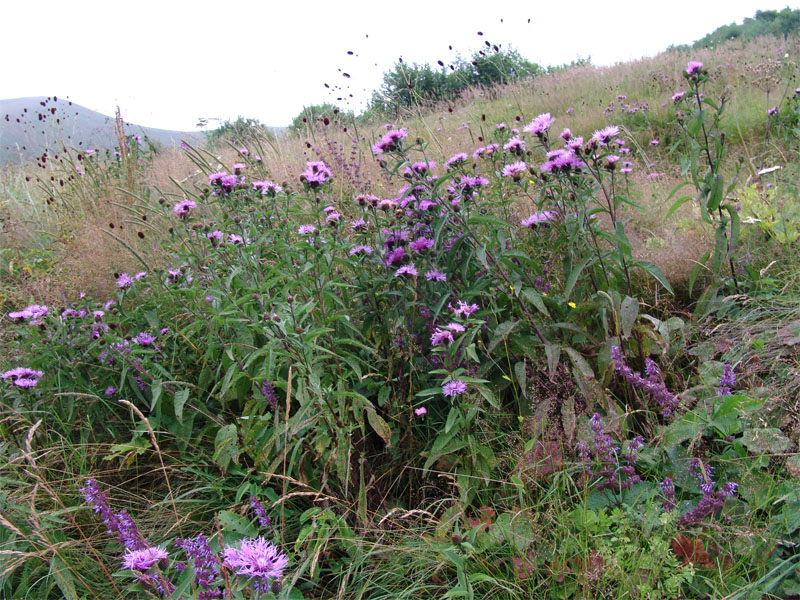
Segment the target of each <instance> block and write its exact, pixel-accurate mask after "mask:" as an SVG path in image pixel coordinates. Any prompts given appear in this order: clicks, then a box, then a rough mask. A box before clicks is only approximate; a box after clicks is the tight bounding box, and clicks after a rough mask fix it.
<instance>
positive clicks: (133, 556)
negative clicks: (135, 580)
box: [122, 546, 168, 572]
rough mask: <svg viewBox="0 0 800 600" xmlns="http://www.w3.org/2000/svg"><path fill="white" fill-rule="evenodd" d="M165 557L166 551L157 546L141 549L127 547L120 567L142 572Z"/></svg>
mask: <svg viewBox="0 0 800 600" xmlns="http://www.w3.org/2000/svg"><path fill="white" fill-rule="evenodd" d="M167 557H168V554H167V551H166V550H164V548H159V547H158V546H155V547H150V548H144V549H142V550H131V549H130V548H128V549H127V550H126V551H125V555H124V556H123V557H122V568H123V569H130V570H131V571H141V572H144V571H147V570H148V569H149V568H150V567H152V566H153V565H154V564H156V563H157V562H159V561H161V560H164V559H165V558H167Z"/></svg>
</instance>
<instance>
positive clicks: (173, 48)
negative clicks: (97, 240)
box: [0, 0, 796, 130]
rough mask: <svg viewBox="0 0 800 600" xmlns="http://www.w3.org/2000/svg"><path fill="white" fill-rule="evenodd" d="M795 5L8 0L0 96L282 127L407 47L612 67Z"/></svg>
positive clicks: (731, 0) (362, 95)
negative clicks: (489, 48) (483, 50)
mask: <svg viewBox="0 0 800 600" xmlns="http://www.w3.org/2000/svg"><path fill="white" fill-rule="evenodd" d="M786 5H787V4H786V0H784V1H783V2H780V1H778V2H775V1H771V0H758V1H751V0H726V1H724V2H723V1H719V2H717V1H706V0H688V1H687V0H668V1H663V0H662V1H661V2H648V1H641V0H639V1H634V2H627V3H623V2H597V1H596V0H592V1H584V0H572V1H571V2H565V1H563V0H562V1H548V2H545V1H542V0H527V1H511V0H485V1H484V2H474V1H472V0H460V1H455V0H450V1H448V2H441V1H439V0H426V1H424V2H421V1H417V0H405V1H403V0H400V1H398V2H391V1H383V2H379V1H377V0H370V1H360V0H359V1H352V2H349V1H346V0H342V1H339V2H333V1H326V2H322V1H318V0H304V1H302V2H299V1H280V2H276V1H274V0H262V1H253V2H250V1H248V0H238V1H237V2H222V1H219V0H218V1H216V2H206V1H204V0H194V1H191V2H184V1H182V0H159V1H157V2H156V1H152V0H137V1H136V2H125V1H123V0H102V1H81V0H37V1H36V2H20V1H18V2H13V1H11V0H3V1H2V3H0V19H2V21H0V22H2V23H3V25H4V26H3V27H2V29H0V57H2V59H1V60H2V62H0V64H2V67H0V98H18V97H24V96H49V95H57V96H59V97H60V98H64V97H69V99H71V100H73V101H74V102H76V103H78V104H81V105H84V106H87V107H89V108H91V109H94V110H98V111H100V112H103V113H105V114H107V115H113V114H114V108H115V106H116V105H117V104H119V105H120V106H121V108H122V114H123V116H124V117H125V120H127V121H130V122H133V123H137V124H139V125H147V126H151V127H162V128H166V129H179V130H192V129H194V128H195V125H196V123H197V121H198V118H201V117H203V118H210V119H214V118H219V119H235V118H236V117H237V116H238V115H243V116H246V117H253V118H257V119H259V120H260V121H262V122H264V123H265V124H267V125H273V126H281V125H287V124H289V123H290V122H291V120H292V118H293V117H294V116H296V115H297V114H298V113H299V112H300V111H301V110H302V108H303V106H304V105H309V104H318V103H322V102H325V101H329V102H336V99H337V98H339V97H341V98H343V99H344V100H343V101H342V102H340V104H342V105H343V106H344V105H345V104H344V102H345V101H349V102H350V103H351V104H350V107H351V108H353V109H355V110H356V111H358V110H359V109H360V108H362V107H363V102H364V101H365V100H366V99H367V98H369V96H370V92H371V91H372V90H373V89H375V88H377V87H378V86H379V85H380V82H381V74H382V73H383V72H384V71H386V70H388V69H391V68H392V66H393V64H394V63H395V61H396V60H397V59H398V58H399V57H401V56H402V57H403V59H404V60H407V61H410V62H413V61H416V62H430V63H431V64H435V62H436V61H437V60H442V61H444V62H445V63H447V62H448V61H450V60H452V59H453V58H455V57H456V55H457V53H458V52H460V53H461V55H462V56H465V57H466V56H468V55H470V54H471V53H472V52H473V51H474V50H476V49H478V48H480V47H482V45H483V43H484V41H487V40H488V41H489V42H491V43H493V44H502V45H503V47H508V46H509V45H511V46H513V47H514V48H516V49H517V50H518V51H519V52H520V53H521V54H522V55H523V56H525V57H526V58H528V59H529V60H531V61H533V62H537V63H539V64H542V65H555V64H563V63H568V62H571V61H572V60H575V59H577V58H579V57H583V58H586V57H589V56H591V59H592V63H593V64H596V65H607V64H613V63H614V62H617V61H625V60H630V59H636V58H641V57H643V56H652V55H654V54H657V53H658V52H660V51H661V50H664V49H665V48H666V47H667V46H669V45H670V44H681V43H689V42H692V41H694V40H696V39H698V38H700V37H702V36H703V35H705V34H706V33H709V32H710V31H712V30H714V29H715V28H717V27H718V26H720V25H724V24H728V23H732V22H737V23H741V22H742V19H744V18H745V17H752V16H753V15H754V14H755V12H756V10H759V9H761V10H764V9H772V8H774V9H781V8H784V7H786ZM791 6H793V7H796V2H795V4H794V5H791ZM478 31H481V32H483V34H484V35H483V36H478V34H477V32H478ZM449 46H452V47H453V50H452V51H450V50H449V49H448V47H449ZM348 52H352V53H353V54H352V55H350V54H348ZM344 73H347V74H349V75H350V77H349V78H347V77H345V75H344ZM326 83H327V84H328V85H329V86H330V89H327V88H325V85H324V84H326ZM337 86H341V88H340V89H337ZM350 94H352V95H353V98H352V99H351V98H350V97H349V96H350Z"/></svg>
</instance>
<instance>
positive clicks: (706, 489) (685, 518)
mask: <svg viewBox="0 0 800 600" xmlns="http://www.w3.org/2000/svg"><path fill="white" fill-rule="evenodd" d="M689 472H690V473H691V474H692V475H693V476H694V477H695V478H697V479H698V481H699V482H700V489H701V490H702V492H703V497H702V498H701V499H700V501H699V502H698V503H697V506H695V507H694V508H693V509H691V510H689V511H687V512H685V513H684V514H682V515H681V517H680V518H679V519H678V525H680V526H682V527H687V526H689V525H696V524H697V523H699V522H700V521H702V520H703V519H705V518H706V517H708V516H710V515H712V514H714V513H715V512H717V511H718V510H720V509H721V508H722V506H723V504H725V498H729V497H731V496H734V495H735V494H736V492H737V490H738V489H739V484H738V483H734V482H732V481H728V482H727V483H723V484H722V485H721V486H720V487H719V489H716V490H715V489H714V488H715V487H716V484H715V483H714V479H713V474H714V468H713V467H712V466H711V465H709V464H707V463H704V462H703V461H701V460H699V459H696V458H695V459H692V461H691V462H690V463H689ZM662 489H663V486H662ZM673 506H674V492H673Z"/></svg>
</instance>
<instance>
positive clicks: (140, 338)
mask: <svg viewBox="0 0 800 600" xmlns="http://www.w3.org/2000/svg"><path fill="white" fill-rule="evenodd" d="M133 341H135V342H136V343H137V344H139V345H140V346H150V345H152V344H153V342H155V341H156V336H154V335H150V334H149V333H147V332H144V331H142V332H141V333H139V334H138V335H137V336H136V337H135V338H133Z"/></svg>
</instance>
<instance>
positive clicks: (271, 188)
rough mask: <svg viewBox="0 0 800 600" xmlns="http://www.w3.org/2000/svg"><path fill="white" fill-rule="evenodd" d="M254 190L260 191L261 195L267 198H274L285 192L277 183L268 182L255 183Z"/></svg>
mask: <svg viewBox="0 0 800 600" xmlns="http://www.w3.org/2000/svg"><path fill="white" fill-rule="evenodd" d="M253 189H254V190H260V191H261V193H262V194H264V195H265V196H274V195H275V194H277V193H278V192H280V191H282V190H283V188H282V187H281V186H279V185H278V184H277V183H273V182H271V181H267V180H264V181H254V182H253Z"/></svg>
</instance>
